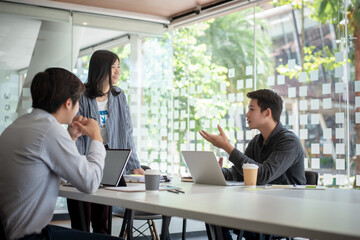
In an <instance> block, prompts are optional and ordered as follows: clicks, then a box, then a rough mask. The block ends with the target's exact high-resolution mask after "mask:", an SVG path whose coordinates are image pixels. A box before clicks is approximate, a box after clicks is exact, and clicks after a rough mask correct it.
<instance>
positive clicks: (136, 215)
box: [113, 207, 162, 220]
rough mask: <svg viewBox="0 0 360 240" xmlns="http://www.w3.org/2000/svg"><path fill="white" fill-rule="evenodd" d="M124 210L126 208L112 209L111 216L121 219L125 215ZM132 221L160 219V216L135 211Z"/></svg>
mask: <svg viewBox="0 0 360 240" xmlns="http://www.w3.org/2000/svg"><path fill="white" fill-rule="evenodd" d="M125 210H126V208H122V207H113V215H114V216H116V217H120V218H123V217H124V215H125ZM134 219H136V220H151V219H162V215H160V214H154V213H149V212H143V211H137V210H135V211H134Z"/></svg>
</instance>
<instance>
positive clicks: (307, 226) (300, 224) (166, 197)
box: [59, 182, 360, 240]
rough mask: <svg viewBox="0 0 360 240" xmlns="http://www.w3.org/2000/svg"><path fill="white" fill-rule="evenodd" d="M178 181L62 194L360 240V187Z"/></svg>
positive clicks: (256, 227)
mask: <svg viewBox="0 0 360 240" xmlns="http://www.w3.org/2000/svg"><path fill="white" fill-rule="evenodd" d="M174 185H175V186H177V187H181V188H182V190H183V191H184V192H185V193H179V194H175V193H171V192H167V191H158V192H150V191H147V192H118V191H111V190H106V189H99V190H98V191H97V192H96V193H95V194H85V193H81V192H79V191H78V190H76V189H75V188H72V187H65V186H61V187H60V191H59V196H61V197H66V198H69V199H75V200H81V201H87V202H93V203H100V204H105V205H110V206H120V207H123V208H128V209H132V210H140V211H145V212H152V213H157V214H162V215H165V216H177V217H181V218H186V219H195V220H199V221H204V222H206V223H208V224H212V225H220V226H225V227H229V228H233V229H242V230H247V231H253V232H260V233H266V234H274V235H280V236H289V237H306V238H311V239H337V240H338V239H341V240H343V239H360V191H356V190H345V189H330V188H328V189H326V190H294V189H264V188H261V187H259V188H256V189H254V188H245V187H239V186H226V187H223V186H210V185H201V184H193V183H182V182H175V183H174Z"/></svg>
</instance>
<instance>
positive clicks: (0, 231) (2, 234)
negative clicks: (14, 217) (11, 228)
mask: <svg viewBox="0 0 360 240" xmlns="http://www.w3.org/2000/svg"><path fill="white" fill-rule="evenodd" d="M0 239H4V240H5V239H6V235H5V229H4V224H3V222H2V221H1V218H0Z"/></svg>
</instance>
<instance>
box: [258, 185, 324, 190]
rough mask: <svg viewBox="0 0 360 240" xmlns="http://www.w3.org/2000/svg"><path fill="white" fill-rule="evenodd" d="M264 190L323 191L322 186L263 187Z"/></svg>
mask: <svg viewBox="0 0 360 240" xmlns="http://www.w3.org/2000/svg"><path fill="white" fill-rule="evenodd" d="M265 188H269V189H298V190H325V189H326V188H325V187H324V186H315V185H278V184H273V185H265Z"/></svg>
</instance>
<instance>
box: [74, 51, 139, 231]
mask: <svg viewBox="0 0 360 240" xmlns="http://www.w3.org/2000/svg"><path fill="white" fill-rule="evenodd" d="M120 73H121V70H120V61H119V58H118V56H117V55H116V54H114V53H112V52H110V51H107V50H98V51H96V52H94V53H93V55H92V56H91V59H90V65H89V74H88V80H87V82H86V83H85V86H86V90H85V93H84V94H83V95H82V96H81V98H80V100H79V104H80V106H79V112H78V114H80V115H82V116H84V117H87V118H94V119H96V120H97V121H98V123H99V125H100V131H101V136H102V138H103V140H104V145H105V147H106V148H109V149H117V148H130V149H132V153H131V156H130V159H129V161H128V163H127V166H126V171H132V172H133V173H134V174H144V170H143V169H142V168H141V166H140V162H139V160H138V158H137V155H136V151H135V145H134V139H133V127H132V122H131V117H130V111H129V106H128V104H127V102H126V97H125V94H124V91H123V90H121V89H120V88H119V87H117V86H114V84H116V83H118V81H119V76H120ZM90 142H91V139H90V138H89V137H87V136H82V137H79V138H78V140H77V142H76V145H77V147H78V149H79V152H80V153H81V154H84V155H87V154H88V151H89V146H90ZM77 206H78V203H77V201H75V200H68V210H69V215H70V219H71V227H72V228H74V229H79V230H81V228H82V226H81V219H80V213H79V211H78V208H77ZM108 208H109V207H108V206H105V205H101V204H94V203H87V202H84V212H85V223H86V228H87V231H88V232H89V231H90V221H91V222H92V228H93V232H97V233H105V234H106V233H107V232H108V214H109V210H108Z"/></svg>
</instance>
